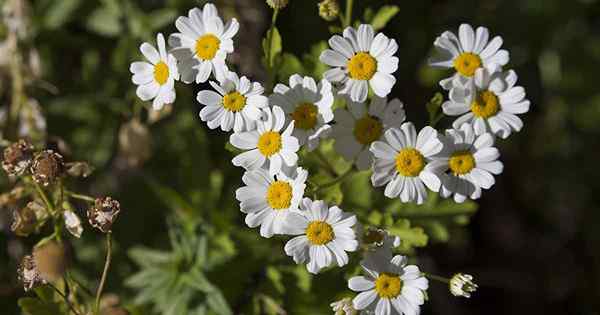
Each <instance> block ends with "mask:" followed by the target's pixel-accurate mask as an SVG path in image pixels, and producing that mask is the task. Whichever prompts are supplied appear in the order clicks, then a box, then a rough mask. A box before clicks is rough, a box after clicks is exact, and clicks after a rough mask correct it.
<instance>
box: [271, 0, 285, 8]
mask: <svg viewBox="0 0 600 315" xmlns="http://www.w3.org/2000/svg"><path fill="white" fill-rule="evenodd" d="M267 4H268V5H269V6H270V7H271V8H273V10H281V9H283V8H285V7H286V6H287V5H288V0H267Z"/></svg>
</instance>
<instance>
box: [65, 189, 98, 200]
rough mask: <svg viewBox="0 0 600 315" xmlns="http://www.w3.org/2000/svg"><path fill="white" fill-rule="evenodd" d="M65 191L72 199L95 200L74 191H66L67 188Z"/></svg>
mask: <svg viewBox="0 0 600 315" xmlns="http://www.w3.org/2000/svg"><path fill="white" fill-rule="evenodd" d="M65 193H66V194H67V196H69V197H71V198H73V199H79V200H85V201H89V202H95V200H96V199H94V198H92V197H90V196H86V195H81V194H77V193H74V192H72V191H68V190H67V191H65Z"/></svg>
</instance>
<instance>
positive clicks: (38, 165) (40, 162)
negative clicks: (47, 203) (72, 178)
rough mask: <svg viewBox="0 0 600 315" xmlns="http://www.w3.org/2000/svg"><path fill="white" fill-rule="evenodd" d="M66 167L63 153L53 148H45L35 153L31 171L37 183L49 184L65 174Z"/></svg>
mask: <svg viewBox="0 0 600 315" xmlns="http://www.w3.org/2000/svg"><path fill="white" fill-rule="evenodd" d="M64 168H65V163H64V161H63V157H62V155H60V154H58V153H56V152H54V151H52V150H44V151H41V152H39V153H38V154H36V155H35V158H34V159H33V164H32V165H31V173H32V174H33V179H34V180H35V181H36V182H37V183H39V184H40V185H43V186H48V185H49V184H51V183H53V182H54V181H55V180H56V179H57V178H58V177H60V176H61V175H62V174H63V171H64Z"/></svg>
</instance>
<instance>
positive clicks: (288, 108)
mask: <svg viewBox="0 0 600 315" xmlns="http://www.w3.org/2000/svg"><path fill="white" fill-rule="evenodd" d="M289 81H290V86H289V87H288V86H286V85H285V84H281V83H280V84H277V85H276V86H275V88H274V90H273V91H274V93H273V95H271V96H270V97H269V101H270V103H271V104H272V105H277V106H281V108H282V109H283V111H284V112H285V113H286V115H289V116H290V120H293V121H294V133H293V135H294V137H296V138H298V141H300V145H305V144H306V145H307V147H308V150H309V151H312V150H314V149H315V148H316V147H317V146H318V145H319V139H320V138H324V137H326V136H327V135H328V134H329V132H330V130H331V126H330V125H329V124H328V123H329V122H331V121H332V120H333V111H332V106H333V101H334V99H333V91H332V88H331V83H329V81H327V80H325V79H323V80H321V82H319V84H317V83H316V82H315V80H314V79H313V78H311V77H309V76H306V77H302V76H300V75H298V74H294V75H292V76H291V77H290V80H289Z"/></svg>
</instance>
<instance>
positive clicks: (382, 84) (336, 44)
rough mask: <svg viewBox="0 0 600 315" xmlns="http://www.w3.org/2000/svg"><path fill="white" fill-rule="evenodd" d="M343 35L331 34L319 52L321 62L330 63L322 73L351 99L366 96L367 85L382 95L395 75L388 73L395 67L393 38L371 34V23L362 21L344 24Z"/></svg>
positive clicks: (356, 99) (372, 32)
mask: <svg viewBox="0 0 600 315" xmlns="http://www.w3.org/2000/svg"><path fill="white" fill-rule="evenodd" d="M343 35H344V36H343V37H342V36H339V35H333V36H332V37H331V38H330V39H329V46H330V47H331V48H333V49H327V50H325V51H323V53H321V56H320V57H319V59H320V60H321V62H323V63H325V64H327V65H329V66H331V67H333V68H332V69H330V70H328V71H326V72H325V73H324V74H323V76H324V77H325V78H326V79H327V80H329V81H330V82H333V83H339V84H341V85H342V88H341V90H340V91H339V93H340V94H345V95H348V96H350V98H351V99H352V100H353V101H355V102H364V101H365V100H366V99H367V94H368V92H369V86H370V87H371V88H372V89H373V92H375V94H376V95H377V96H379V97H386V96H387V95H388V94H389V93H390V91H391V90H392V87H393V86H394V84H396V78H394V76H393V75H392V73H394V72H395V71H396V70H397V69H398V57H395V56H394V54H395V53H396V50H398V44H397V43H396V40H394V39H391V38H388V37H387V36H385V35H384V34H383V33H378V34H377V36H375V34H374V31H373V27H372V26H371V25H368V24H362V25H360V26H359V27H358V30H355V29H354V28H352V27H347V28H346V29H345V30H344V33H343Z"/></svg>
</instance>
